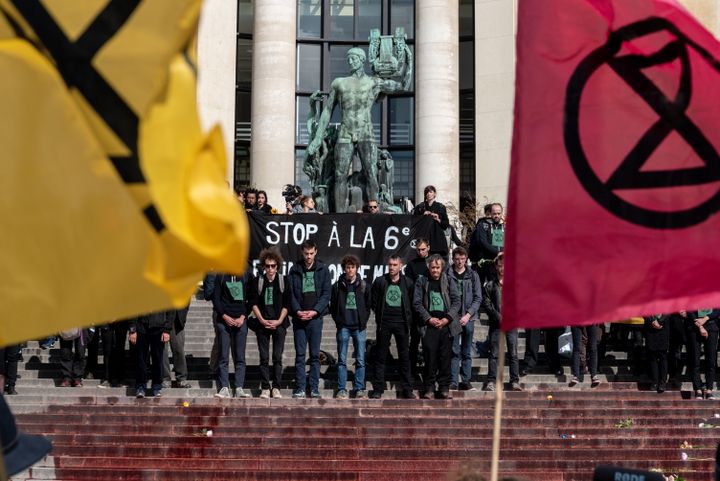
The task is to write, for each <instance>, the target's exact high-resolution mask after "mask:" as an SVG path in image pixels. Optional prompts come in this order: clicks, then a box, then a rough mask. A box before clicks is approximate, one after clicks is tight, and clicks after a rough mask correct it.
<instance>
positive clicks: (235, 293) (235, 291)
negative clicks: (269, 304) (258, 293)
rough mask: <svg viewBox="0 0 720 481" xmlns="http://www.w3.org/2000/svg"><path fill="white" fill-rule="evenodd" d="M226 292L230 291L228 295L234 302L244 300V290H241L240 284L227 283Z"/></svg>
mask: <svg viewBox="0 0 720 481" xmlns="http://www.w3.org/2000/svg"><path fill="white" fill-rule="evenodd" d="M227 287H228V291H230V295H231V296H232V298H233V299H234V300H236V301H244V300H245V290H244V289H243V284H242V282H228V283H227Z"/></svg>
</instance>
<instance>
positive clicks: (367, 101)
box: [303, 28, 413, 212]
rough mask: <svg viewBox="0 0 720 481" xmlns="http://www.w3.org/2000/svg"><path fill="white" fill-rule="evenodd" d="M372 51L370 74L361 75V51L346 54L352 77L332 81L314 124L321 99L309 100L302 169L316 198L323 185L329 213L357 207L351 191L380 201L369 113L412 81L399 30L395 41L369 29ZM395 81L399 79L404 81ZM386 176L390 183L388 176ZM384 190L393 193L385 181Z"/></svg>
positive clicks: (408, 53)
mask: <svg viewBox="0 0 720 481" xmlns="http://www.w3.org/2000/svg"><path fill="white" fill-rule="evenodd" d="M370 52H371V60H372V66H373V71H374V73H375V75H373V76H369V75H367V74H366V73H365V68H364V64H365V60H366V56H365V51H364V50H362V49H360V48H351V49H350V50H348V52H347V61H348V65H349V67H350V76H348V77H339V78H336V79H335V80H333V82H332V84H331V86H330V94H329V95H328V97H327V100H326V102H325V108H324V109H323V112H322V114H321V115H320V119H319V120H318V121H315V118H316V107H315V104H316V102H317V101H318V100H319V99H320V95H319V92H316V93H315V94H313V96H312V97H311V100H310V104H311V109H310V114H309V116H308V132H309V135H310V139H311V141H310V144H309V145H308V148H307V152H306V158H305V165H304V166H303V170H304V171H305V173H306V174H308V177H309V178H310V183H311V185H312V186H313V191H314V193H315V194H316V195H318V194H320V190H319V189H320V188H321V187H324V192H323V193H324V194H325V195H327V196H328V197H327V198H328V199H329V201H330V202H329V203H330V204H332V205H331V206H330V210H331V211H333V212H349V211H352V210H351V209H355V208H356V207H357V205H356V204H357V203H358V202H357V196H356V195H354V196H353V197H354V198H353V199H351V198H350V194H351V192H352V190H353V188H359V189H360V190H361V191H362V190H364V191H365V192H366V194H367V200H378V195H379V193H380V183H381V182H379V180H378V161H379V160H380V159H378V149H377V143H376V141H375V134H374V132H373V124H372V117H371V109H372V106H373V104H374V103H375V101H376V100H377V99H378V98H379V96H380V95H383V94H389V93H395V92H401V91H404V90H407V89H408V88H409V87H410V83H411V81H412V70H413V67H412V65H413V64H412V52H411V51H410V49H409V47H408V46H407V45H406V44H405V33H404V31H403V29H401V28H399V29H398V30H397V31H396V33H395V36H393V37H391V36H385V37H381V36H380V35H379V31H378V30H373V31H372V32H371V35H370ZM394 77H402V78H403V81H402V83H401V82H399V81H397V80H394V79H393V78H394ZM337 104H340V109H341V113H342V118H341V121H340V125H339V126H338V127H337V129H333V128H332V127H328V123H329V122H330V118H331V116H332V113H333V110H334V109H335V106H336V105H337ZM353 158H357V159H359V162H360V165H361V168H360V171H361V173H362V175H361V176H360V178H359V179H358V178H357V176H354V175H353V171H354V170H355V169H353V168H352V167H353V166H352V164H353V162H352V161H353ZM391 162H392V160H391ZM384 165H385V164H383V168H384ZM382 177H383V180H385V181H386V182H387V179H388V173H387V172H383V173H382ZM389 178H390V179H392V174H390V176H389ZM330 184H331V185H330ZM385 187H386V190H387V191H389V192H390V194H391V193H392V185H387V183H386V184H385ZM387 195H388V192H384V197H385V199H387ZM391 199H392V198H391Z"/></svg>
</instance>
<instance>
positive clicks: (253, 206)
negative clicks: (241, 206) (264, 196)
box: [245, 187, 257, 212]
mask: <svg viewBox="0 0 720 481" xmlns="http://www.w3.org/2000/svg"><path fill="white" fill-rule="evenodd" d="M245 210H246V211H248V212H250V211H253V210H257V190H255V189H253V188H252V187H250V188H248V189H247V190H246V191H245Z"/></svg>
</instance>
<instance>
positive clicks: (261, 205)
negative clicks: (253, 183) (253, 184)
mask: <svg viewBox="0 0 720 481" xmlns="http://www.w3.org/2000/svg"><path fill="white" fill-rule="evenodd" d="M256 207H257V211H258V212H262V213H263V214H270V213H272V206H271V205H270V204H268V203H267V192H265V191H264V190H258V193H257V202H256Z"/></svg>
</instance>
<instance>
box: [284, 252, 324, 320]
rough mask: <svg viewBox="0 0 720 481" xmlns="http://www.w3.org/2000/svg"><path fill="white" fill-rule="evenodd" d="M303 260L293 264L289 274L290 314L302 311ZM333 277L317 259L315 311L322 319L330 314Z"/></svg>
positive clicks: (294, 314)
mask: <svg viewBox="0 0 720 481" xmlns="http://www.w3.org/2000/svg"><path fill="white" fill-rule="evenodd" d="M303 265H304V261H303V259H298V261H297V262H296V263H295V264H293V266H292V267H291V268H290V272H289V273H288V281H290V282H289V283H290V314H291V315H293V316H296V315H297V312H298V311H302V310H303V309H302V307H301V306H302V277H303ZM330 279H331V276H330V271H329V270H328V268H327V266H326V265H325V264H324V263H323V262H322V261H319V260H317V259H315V289H316V291H317V292H316V294H317V301H316V303H315V306H314V308H313V309H312V310H313V311H315V312H317V313H318V317H322V316H324V315H325V314H327V312H328V304H329V303H330V290H331V288H332V284H331V282H330Z"/></svg>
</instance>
